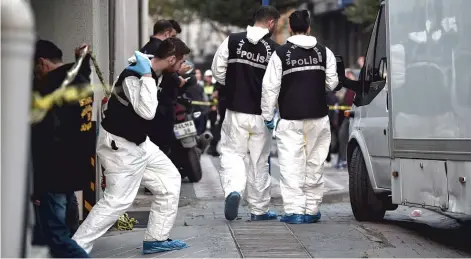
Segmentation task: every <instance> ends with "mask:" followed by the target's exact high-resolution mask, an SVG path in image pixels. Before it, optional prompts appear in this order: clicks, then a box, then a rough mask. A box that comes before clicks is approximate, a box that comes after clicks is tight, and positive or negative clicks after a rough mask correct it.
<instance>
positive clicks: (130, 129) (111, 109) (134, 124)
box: [101, 69, 156, 145]
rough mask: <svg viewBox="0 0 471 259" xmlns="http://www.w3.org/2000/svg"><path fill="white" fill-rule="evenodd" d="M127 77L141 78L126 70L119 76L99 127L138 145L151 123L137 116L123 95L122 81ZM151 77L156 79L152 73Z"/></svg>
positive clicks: (142, 140)
mask: <svg viewBox="0 0 471 259" xmlns="http://www.w3.org/2000/svg"><path fill="white" fill-rule="evenodd" d="M129 76H135V77H137V78H141V76H140V75H139V74H137V73H135V72H133V71H130V70H127V69H125V70H124V71H123V72H122V73H121V74H120V75H119V77H118V81H116V84H115V86H114V92H113V94H112V95H111V97H110V99H109V101H108V108H107V109H106V110H105V112H104V118H103V121H102V122H101V125H102V126H103V128H104V129H105V130H106V131H108V132H109V133H111V134H113V135H116V136H118V137H122V138H124V139H126V140H128V141H130V142H134V143H136V145H140V144H141V143H143V142H144V141H145V140H146V138H147V134H148V132H149V127H150V123H151V121H150V120H146V119H144V118H142V117H141V116H139V115H138V114H137V113H136V112H135V111H134V108H133V107H132V104H131V102H130V101H129V99H128V98H127V97H126V95H125V94H124V91H123V86H122V85H123V81H124V79H125V78H126V77H129ZM152 77H153V78H154V79H155V78H156V76H155V74H154V73H153V72H152Z"/></svg>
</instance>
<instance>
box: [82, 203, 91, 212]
mask: <svg viewBox="0 0 471 259" xmlns="http://www.w3.org/2000/svg"><path fill="white" fill-rule="evenodd" d="M83 202H84V204H85V208H86V209H87V211H88V212H90V211H91V210H92V205H90V203H88V201H85V200H84V201H83Z"/></svg>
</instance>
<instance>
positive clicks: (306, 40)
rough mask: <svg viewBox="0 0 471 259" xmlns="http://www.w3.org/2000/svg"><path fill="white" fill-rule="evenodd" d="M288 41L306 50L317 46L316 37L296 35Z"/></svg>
mask: <svg viewBox="0 0 471 259" xmlns="http://www.w3.org/2000/svg"><path fill="white" fill-rule="evenodd" d="M287 41H288V42H291V43H293V44H294V45H296V46H299V47H301V48H305V49H312V48H314V46H316V44H317V39H316V37H314V36H308V35H294V36H291V37H289V38H288V39H287Z"/></svg>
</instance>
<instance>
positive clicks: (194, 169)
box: [185, 147, 203, 183]
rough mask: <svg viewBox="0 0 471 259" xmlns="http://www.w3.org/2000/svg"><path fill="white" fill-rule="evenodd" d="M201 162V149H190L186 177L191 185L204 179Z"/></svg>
mask: <svg viewBox="0 0 471 259" xmlns="http://www.w3.org/2000/svg"><path fill="white" fill-rule="evenodd" d="M200 160H201V150H200V149H199V148H197V147H194V148H191V149H188V165H187V166H185V175H186V177H188V180H189V181H190V183H197V182H199V181H200V180H201V178H202V177H203V170H202V169H201V163H200Z"/></svg>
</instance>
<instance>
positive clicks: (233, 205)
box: [224, 192, 240, 220]
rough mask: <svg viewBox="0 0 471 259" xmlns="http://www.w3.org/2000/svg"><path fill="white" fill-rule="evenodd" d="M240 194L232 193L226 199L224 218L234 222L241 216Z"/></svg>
mask: <svg viewBox="0 0 471 259" xmlns="http://www.w3.org/2000/svg"><path fill="white" fill-rule="evenodd" d="M239 204H240V194H239V193H237V192H231V193H230V194H229V196H227V198H226V205H225V206H224V216H226V219H227V220H234V219H236V218H237V216H238V215H239Z"/></svg>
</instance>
